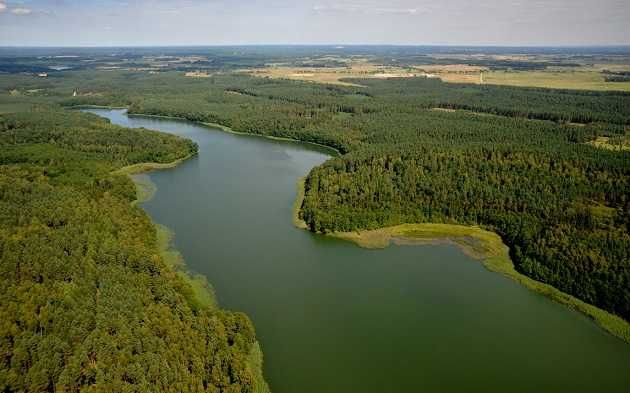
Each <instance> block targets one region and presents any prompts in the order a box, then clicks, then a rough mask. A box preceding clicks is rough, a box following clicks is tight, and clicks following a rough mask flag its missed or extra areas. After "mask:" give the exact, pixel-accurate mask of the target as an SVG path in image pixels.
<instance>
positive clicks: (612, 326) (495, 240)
mask: <svg viewBox="0 0 630 393" xmlns="http://www.w3.org/2000/svg"><path fill="white" fill-rule="evenodd" d="M83 108H86V107H85V106H83ZM92 108H95V107H94V106H92ZM100 108H101V109H103V108H105V109H125V108H111V107H100ZM128 116H140V117H155V118H165V119H176V120H185V121H190V122H192V123H196V124H201V125H203V126H206V127H211V128H218V129H219V130H221V131H224V132H229V133H234V134H240V135H253V136H259V137H264V138H269V139H276V140H286V141H290V142H297V143H307V144H313V145H316V146H320V147H324V148H326V149H330V150H332V151H335V152H336V154H337V155H338V156H340V155H341V153H340V152H339V151H338V150H337V149H335V148H332V147H330V146H326V145H321V144H318V143H314V142H304V141H300V140H296V139H289V138H280V137H274V136H268V135H260V134H249V133H243V132H238V131H234V130H232V129H231V128H229V127H227V126H223V125H221V124H216V123H203V122H195V121H191V120H187V119H184V118H178V117H169V116H161V115H146V114H128ZM192 156H193V155H189V156H187V157H184V158H182V159H179V160H176V161H174V162H172V163H168V164H156V163H142V164H134V165H130V166H129V167H124V168H121V169H120V170H118V171H116V172H119V171H120V173H124V174H127V175H129V176H130V175H131V174H140V173H143V172H148V171H150V170H155V169H168V168H173V167H175V166H177V165H179V164H180V163H181V162H183V161H184V160H186V159H188V158H190V157H192ZM130 177H131V176H130ZM132 181H134V184H136V187H138V185H137V184H138V183H136V180H134V179H133V178H132ZM304 181H305V177H302V178H300V179H299V180H298V182H297V184H296V187H297V196H296V200H295V202H294V204H293V208H292V210H293V212H292V221H293V225H294V226H295V227H297V228H299V229H304V230H308V226H307V225H306V223H305V222H304V221H303V220H301V219H300V218H299V212H300V209H301V206H302V202H303V200H304V197H305V190H304ZM136 203H138V202H136ZM326 236H330V237H335V238H338V239H342V240H346V241H350V242H353V243H355V244H356V245H358V246H359V247H363V248H369V249H379V248H385V247H388V246H389V245H390V244H392V243H393V244H395V245H427V244H441V243H448V244H453V245H455V246H457V247H459V248H460V249H461V250H462V251H463V252H464V253H465V254H466V255H468V256H470V257H471V258H473V259H476V260H479V261H481V262H482V263H483V265H484V266H485V267H486V268H487V269H488V270H490V271H492V272H495V273H501V274H503V275H505V276H507V277H509V278H511V279H513V280H514V281H516V282H518V283H519V284H521V285H523V286H525V287H526V288H528V289H529V290H532V291H534V292H537V293H540V294H542V295H544V296H546V297H548V298H549V299H551V300H553V301H555V302H557V303H559V304H561V305H564V306H566V307H568V308H570V309H573V310H576V311H578V312H581V313H582V314H584V315H585V316H587V317H588V318H590V319H591V320H593V321H594V322H595V323H596V324H597V325H598V326H600V327H601V328H602V329H604V330H605V331H607V332H608V333H610V334H612V335H613V336H615V337H618V338H619V339H621V340H622V341H624V342H626V343H629V344H630V323H629V322H627V321H625V320H624V319H622V318H621V317H618V316H616V315H613V314H611V313H609V312H607V311H605V310H603V309H600V308H598V307H596V306H594V305H591V304H588V303H586V302H584V301H582V300H580V299H578V298H576V297H574V296H572V295H569V294H567V293H565V292H562V291H561V290H559V289H557V288H555V287H553V286H551V285H549V284H545V283H542V282H539V281H536V280H534V279H532V278H530V277H528V276H525V275H524V274H521V273H519V272H518V271H517V270H516V268H515V267H514V263H513V262H512V259H511V258H510V256H509V251H510V250H509V247H508V246H507V245H505V244H504V243H503V241H502V239H501V238H500V237H499V235H497V234H496V233H494V232H490V231H486V230H483V229H481V228H480V227H471V226H463V225H451V224H428V223H427V224H401V225H397V226H392V227H385V228H379V229H375V230H369V231H357V232H336V233H331V234H326ZM471 240H472V242H471Z"/></svg>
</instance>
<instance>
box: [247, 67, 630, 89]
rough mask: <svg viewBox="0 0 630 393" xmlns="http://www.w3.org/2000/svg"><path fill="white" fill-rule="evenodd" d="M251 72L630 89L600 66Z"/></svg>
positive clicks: (334, 79)
mask: <svg viewBox="0 0 630 393" xmlns="http://www.w3.org/2000/svg"><path fill="white" fill-rule="evenodd" d="M599 68H601V69H617V68H619V66H609V68H606V66H600V67H599ZM244 72H246V73H248V74H250V75H254V76H258V77H268V78H275V79H278V78H281V79H292V80H303V81H311V82H317V83H330V84H336V85H345V86H352V85H353V84H351V83H348V82H344V81H343V79H348V78H369V79H386V78H411V77H416V76H429V77H438V78H440V79H442V80H443V81H445V82H451V83H475V84H479V83H482V80H481V75H480V73H481V72H483V83H484V84H492V85H506V86H521V87H548V88H553V89H578V90H598V91H630V82H606V81H605V80H604V76H603V74H602V73H601V72H600V70H599V69H595V68H592V67H589V68H586V67H585V68H584V69H582V68H581V69H580V70H578V71H574V70H566V71H564V70H558V69H557V68H553V69H550V70H545V71H539V70H536V71H529V70H528V71H515V70H508V71H490V70H489V69H488V68H486V67H477V66H469V65H466V64H446V65H419V66H413V67H396V66H383V65H376V64H370V63H367V62H356V63H354V62H353V63H351V64H349V65H348V66H347V67H287V66H270V67H266V68H258V69H254V70H248V71H244Z"/></svg>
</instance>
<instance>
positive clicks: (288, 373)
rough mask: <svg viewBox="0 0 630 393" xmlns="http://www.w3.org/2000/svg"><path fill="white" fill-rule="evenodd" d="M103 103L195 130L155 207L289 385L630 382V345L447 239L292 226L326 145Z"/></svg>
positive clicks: (148, 206)
mask: <svg viewBox="0 0 630 393" xmlns="http://www.w3.org/2000/svg"><path fill="white" fill-rule="evenodd" d="M89 111H90V112H93V113H96V114H98V115H101V116H104V117H106V118H109V119H110V120H111V121H112V122H113V123H116V124H120V125H123V126H127V127H145V128H149V129H154V130H159V131H164V132H169V133H173V134H177V135H180V136H182V137H186V138H190V139H192V140H194V141H195V142H197V143H198V144H199V155H198V156H197V157H194V158H192V159H190V160H188V161H186V162H184V163H183V164H181V165H180V166H178V167H176V168H173V169H169V170H163V171H156V172H152V173H150V174H149V175H148V176H149V177H150V179H151V181H153V183H155V185H156V186H157V192H156V194H155V196H154V197H153V199H151V200H149V201H147V202H145V203H143V204H142V205H141V206H142V208H144V209H145V210H146V211H147V213H148V214H149V215H150V216H151V217H152V218H153V220H154V221H155V222H157V223H160V224H163V225H165V226H167V227H169V228H170V229H172V230H173V231H174V232H175V239H174V245H175V247H176V248H177V249H178V250H179V251H180V252H181V253H182V254H183V256H184V259H185V261H186V264H187V266H188V269H189V270H190V271H192V272H194V273H199V274H203V275H204V276H206V277H207V278H208V281H209V282H210V283H211V284H212V285H213V287H214V289H215V292H216V295H217V298H218V301H219V304H220V306H221V307H223V308H227V309H231V310H237V311H243V312H245V313H247V315H249V317H250V318H251V319H252V321H253V323H254V326H255V327H256V332H257V336H258V339H259V341H260V343H261V346H262V349H263V353H264V356H265V364H264V373H265V377H266V379H267V381H268V382H269V385H270V387H271V390H272V391H273V392H276V393H292V392H300V393H309V392H313V393H324V392H441V393H444V392H457V393H461V392H483V393H488V392H572V393H575V392H606V393H612V392H628V391H630V345H628V344H625V343H624V342H622V341H621V340H619V339H617V338H615V337H613V336H611V335H609V334H608V333H606V332H605V331H603V330H602V329H600V328H599V327H598V326H596V325H595V324H594V323H593V322H592V321H590V320H589V319H588V318H586V317H585V316H583V315H582V314H579V313H577V312H574V311H572V310H569V309H568V308H566V307H563V306H561V305H559V304H556V303H554V302H552V301H550V300H549V299H547V298H545V297H543V296H542V295H539V294H537V293H534V292H531V291H529V290H527V289H526V288H524V287H522V286H520V285H519V284H517V283H516V282H514V281H512V280H510V279H509V278H506V277H504V276H502V275H499V274H496V273H492V272H490V271H488V270H486V269H485V268H484V267H483V265H482V264H481V263H480V262H478V261H475V260H473V259H470V258H469V257H467V256H466V255H464V254H463V253H462V252H461V251H460V250H459V249H457V248H455V247H453V246H449V245H430V246H393V247H389V248H387V249H384V250H367V249H362V248H359V247H358V246H356V245H354V244H352V243H348V242H344V241H342V240H337V239H331V238H328V237H325V236H321V235H315V234H312V233H310V232H307V231H305V230H300V229H297V228H295V227H294V226H293V224H292V214H291V212H292V205H293V202H294V200H295V197H296V183H297V181H298V179H299V178H300V177H303V176H305V175H306V174H307V173H308V172H309V170H310V169H311V168H312V167H314V166H316V165H319V164H321V163H322V162H324V161H325V160H327V159H328V158H329V156H328V155H327V154H326V150H325V149H323V148H319V147H317V146H313V145H307V144H300V143H293V142H285V141H277V140H271V139H267V138H261V137H256V136H248V135H236V134H230V133H226V132H223V131H218V130H213V129H210V128H207V127H203V126H201V125H197V124H194V123H190V122H185V121H177V120H170V119H158V118H149V117H136V116H133V117H128V116H127V115H126V113H125V111H123V110H100V109H93V110H89Z"/></svg>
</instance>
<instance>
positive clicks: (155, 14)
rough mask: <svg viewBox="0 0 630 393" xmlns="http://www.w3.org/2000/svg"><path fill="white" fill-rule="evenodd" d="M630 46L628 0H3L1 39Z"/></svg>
mask: <svg viewBox="0 0 630 393" xmlns="http://www.w3.org/2000/svg"><path fill="white" fill-rule="evenodd" d="M241 44H346V45H350V44H404V45H505V46H539V45H548V46H563V45H565V46H566V45H570V46H572V45H630V0H475V1H467V0H450V1H449V0H443V1H440V0H381V1H376V0H267V1H262V0H180V1H169V0H126V1H123V0H82V1H72V0H0V46H152V45H241Z"/></svg>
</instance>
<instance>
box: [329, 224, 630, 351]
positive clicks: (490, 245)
mask: <svg viewBox="0 0 630 393" xmlns="http://www.w3.org/2000/svg"><path fill="white" fill-rule="evenodd" d="M327 236H331V237H334V238H338V239H343V240H346V241H350V242H353V243H355V244H356V245H358V246H359V247H363V248H368V249H382V248H386V247H389V246H390V245H392V244H394V245H398V246H403V245H412V246H413V245H429V244H451V245H454V246H456V247H458V248H459V249H461V250H462V251H463V252H464V254H466V255H468V256H469V257H471V258H473V259H475V260H478V261H480V262H481V263H482V264H483V265H484V267H485V268H486V269H488V270H490V271H491V272H495V273H500V274H502V275H504V276H507V277H509V278H511V279H512V280H514V281H516V282H518V283H519V284H521V285H523V286H524V287H526V288H527V289H529V290H531V291H534V292H536V293H539V294H542V295H544V296H546V297H547V298H549V299H551V300H553V301H555V302H556V303H559V304H561V305H563V306H566V307H568V308H570V309H572V310H575V311H578V312H580V313H582V314H584V315H585V316H587V317H588V318H589V319H591V320H592V321H593V322H595V323H596V324H597V325H598V326H600V327H601V328H602V329H604V330H605V331H606V332H608V333H610V334H612V335H613V336H615V337H618V338H619V339H621V340H622V341H625V342H626V343H629V344H630V323H628V322H627V321H625V320H624V319H622V318H621V317H618V316H616V315H614V314H611V313H609V312H608V311H605V310H603V309H600V308H598V307H596V306H594V305H592V304H588V303H586V302H584V301H582V300H580V299H578V298H576V297H574V296H572V295H570V294H568V293H565V292H562V291H561V290H559V289H557V288H555V287H553V286H552V285H549V284H546V283H543V282H540V281H536V280H534V279H533V278H530V277H528V276H526V275H524V274H522V273H520V272H518V271H517V270H516V268H515V267H514V263H513V262H512V259H511V258H510V248H509V247H508V246H507V245H506V244H505V243H503V240H502V239H501V237H500V236H499V235H498V234H496V233H495V232H491V231H487V230H484V229H482V228H480V227H477V226H464V225H454V224H429V223H427V224H401V225H397V226H393V227H386V228H380V229H375V230H369V231H357V232H337V233H332V234H328V235H327Z"/></svg>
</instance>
